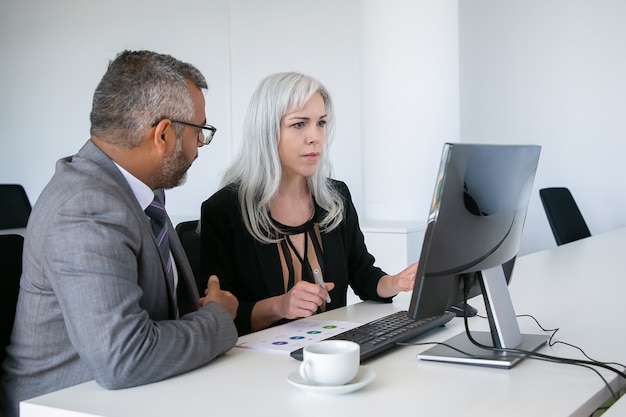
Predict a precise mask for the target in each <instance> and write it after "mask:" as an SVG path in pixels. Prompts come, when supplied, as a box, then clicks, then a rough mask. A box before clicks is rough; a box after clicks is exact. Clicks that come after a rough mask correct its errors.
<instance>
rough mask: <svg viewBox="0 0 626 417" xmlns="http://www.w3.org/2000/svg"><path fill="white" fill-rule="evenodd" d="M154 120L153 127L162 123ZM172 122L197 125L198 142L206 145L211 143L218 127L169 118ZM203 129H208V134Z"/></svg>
mask: <svg viewBox="0 0 626 417" xmlns="http://www.w3.org/2000/svg"><path fill="white" fill-rule="evenodd" d="M168 119H169V118H168ZM161 120H163V119H161ZM161 120H159V121H157V122H154V123H153V124H152V127H154V126H156V125H158V124H159V123H160V121H161ZM169 121H170V122H172V123H178V124H181V125H187V126H192V127H195V128H196V129H198V143H199V144H202V145H203V146H204V145H208V144H209V143H211V141H212V140H213V136H215V132H217V129H216V128H215V127H213V126H211V125H207V124H205V125H197V124H195V123H189V122H183V121H182V120H176V119H169ZM203 130H208V132H207V134H206V135H204V134H202V131H203Z"/></svg>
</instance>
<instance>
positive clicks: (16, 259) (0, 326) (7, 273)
mask: <svg viewBox="0 0 626 417" xmlns="http://www.w3.org/2000/svg"><path fill="white" fill-rule="evenodd" d="M23 247H24V238H23V237H22V236H21V235H0V271H2V273H0V343H1V349H0V363H2V361H3V360H4V358H5V356H6V352H5V350H4V349H5V348H6V347H7V345H8V344H9V342H10V340H11V330H13V320H14V319H15V307H16V305H17V295H18V292H19V288H20V277H21V275H22V249H23Z"/></svg>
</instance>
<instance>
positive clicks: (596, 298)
mask: <svg viewBox="0 0 626 417" xmlns="http://www.w3.org/2000/svg"><path fill="white" fill-rule="evenodd" d="M625 246H626V229H622V230H619V231H615V232H610V233H606V234H602V235H598V236H594V237H592V238H589V239H586V240H584V241H579V242H574V243H571V244H569V245H565V246H561V247H558V248H555V249H553V250H550V251H545V252H540V253H535V254H531V255H528V256H525V257H522V258H520V259H519V260H518V262H517V266H516V271H515V273H514V276H513V281H512V282H511V285H510V289H511V294H512V298H513V303H514V305H515V308H516V312H517V313H518V314H526V313H528V314H533V315H534V316H535V317H537V319H538V320H539V321H540V322H541V323H542V324H543V325H544V327H547V328H553V327H559V328H560V329H561V330H560V331H559V332H558V334H557V339H558V340H563V341H567V342H570V343H573V344H576V345H578V346H580V347H582V348H583V349H584V350H585V351H586V352H587V354H589V355H590V356H591V357H593V358H595V359H599V360H604V361H616V362H621V363H624V362H626V349H625V348H624V346H625V343H626V331H625V329H624V328H623V326H622V323H623V314H621V312H620V310H621V309H622V308H623V307H622V306H623V305H624V294H626V276H625V274H624V271H625V270H626V256H625V255H624V247H625ZM408 300H409V297H408V295H407V294H402V295H401V296H400V297H399V300H397V302H395V303H394V304H392V305H385V304H377V303H371V302H367V303H360V304H355V305H350V306H348V307H345V308H342V309H338V310H334V311H331V312H327V313H325V314H324V315H323V316H321V315H320V316H321V317H324V318H326V319H332V320H348V321H357V322H365V321H369V320H372V319H375V318H377V317H379V316H382V315H385V314H388V313H390V312H392V311H394V310H397V309H401V308H406V307H407V305H408ZM477 301H478V300H473V303H472V304H474V305H475V306H476V307H479V304H478V302H477ZM321 317H320V318H321ZM596 320H597V321H596ZM519 322H520V327H521V328H522V331H525V332H529V333H530V332H536V333H539V331H538V329H537V328H536V325H535V324H534V323H533V322H532V321H531V320H530V319H526V318H520V319H519ZM471 323H472V324H471V325H472V327H473V328H476V329H486V326H487V323H486V321H485V320H484V319H480V318H474V319H472V320H471ZM616 326H617V327H621V328H617V327H616ZM461 331H462V321H461V320H460V319H454V320H453V321H452V322H451V323H450V324H448V325H447V326H446V328H444V329H441V330H438V331H437V332H436V333H434V334H430V335H428V336H426V337H425V338H424V340H429V341H443V340H444V339H446V338H447V337H449V336H451V335H454V334H456V333H459V332H461ZM424 349H425V347H398V348H395V350H393V351H391V352H388V353H386V354H383V355H382V356H379V357H377V358H375V359H373V360H371V361H368V362H366V363H365V366H368V367H370V368H372V369H373V370H375V371H376V373H377V376H376V378H375V380H374V381H373V382H372V383H371V384H370V385H368V386H367V387H365V388H363V389H362V390H360V391H356V392H353V393H350V394H346V395H341V396H320V395H316V394H310V393H307V392H303V391H300V390H298V389H296V388H294V387H292V386H291V385H289V384H288V383H287V381H286V376H287V374H288V373H290V372H292V371H294V370H296V369H297V367H298V365H299V362H297V361H295V360H294V359H292V358H291V357H289V356H286V355H285V356H283V355H279V354H273V353H267V352H258V351H250V350H244V349H239V348H234V349H233V350H231V351H230V352H229V353H227V354H226V355H224V356H223V357H221V358H219V359H218V360H216V361H214V362H212V363H210V364H208V365H207V366H205V367H203V368H200V369H197V370H195V371H193V372H190V373H188V374H185V375H181V376H178V377H175V378H171V379H169V380H166V381H162V382H159V383H154V384H150V385H146V386H142V387H137V388H130V389H125V390H119V391H107V390H105V389H103V388H101V387H99V386H98V385H97V384H96V383H95V382H88V383H85V384H81V385H78V386H75V387H71V388H68V389H65V390H61V391H58V392H56V393H52V394H48V395H44V396H41V397H38V398H35V399H32V400H29V401H26V402H24V403H23V404H22V407H23V408H22V416H23V417H35V416H59V415H70V416H150V417H158V416H168V417H169V416H192V415H193V416H196V415H213V416H230V415H251V416H277V415H281V416H298V417H307V416H312V417H313V416H315V417H319V416H320V415H324V416H335V415H336V416H354V415H361V416H372V415H385V416H408V415H423V416H449V415H464V416H488V415H494V416H539V415H541V416H589V415H590V414H591V413H592V412H593V411H594V410H595V409H596V408H597V407H598V406H600V405H601V404H602V403H603V402H604V401H605V400H606V399H607V398H608V397H609V392H608V390H607V389H606V388H605V386H604V383H603V382H602V380H601V379H600V378H599V377H598V376H597V375H595V374H594V373H593V372H591V371H589V370H586V369H584V368H581V367H575V366H569V365H560V364H554V363H546V362H539V361H535V360H524V361H523V362H521V363H520V364H518V365H517V366H516V367H514V368H513V369H510V370H502V369H492V368H482V367H474V366H468V365H456V364H444V363H434V362H424V361H419V360H417V359H416V354H417V353H418V352H420V351H422V350H424ZM541 351H542V352H545V353H551V354H555V355H559V356H568V357H577V358H580V357H582V356H581V355H580V354H579V353H578V352H576V351H575V350H573V349H572V348H569V347H566V346H562V345H561V346H559V345H557V346H554V347H547V346H546V347H544V348H542V350H541ZM602 374H603V375H604V376H605V377H606V378H607V379H608V380H609V381H610V382H611V384H612V385H613V387H614V388H615V389H618V388H621V387H622V386H624V384H625V381H623V380H620V379H619V378H617V377H616V376H615V374H613V373H610V372H607V371H602Z"/></svg>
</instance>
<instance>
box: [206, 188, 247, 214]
mask: <svg viewBox="0 0 626 417" xmlns="http://www.w3.org/2000/svg"><path fill="white" fill-rule="evenodd" d="M237 195H238V187H237V185H236V184H228V185H226V186H224V187H222V188H220V189H219V190H217V191H216V192H215V193H213V195H211V196H210V197H209V198H207V199H206V200H205V201H204V202H203V203H202V208H203V209H204V208H205V207H206V208H209V207H221V206H224V205H227V206H231V205H232V204H238V197H237Z"/></svg>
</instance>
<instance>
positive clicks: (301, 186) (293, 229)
mask: <svg viewBox="0 0 626 417" xmlns="http://www.w3.org/2000/svg"><path fill="white" fill-rule="evenodd" d="M333 133H334V112H333V105H332V100H331V98H330V95H329V94H328V91H327V90H326V89H325V88H324V86H323V85H322V84H321V83H319V81H317V80H315V79H313V78H311V77H308V76H306V75H303V74H299V73H277V74H273V75H270V76H269V77H267V78H265V79H264V80H263V81H262V82H261V83H260V84H259V86H258V87H257V90H256V91H255V93H254V95H253V97H252V99H251V101H250V105H249V107H248V112H247V116H246V119H245V123H244V132H243V135H244V137H243V144H242V148H241V151H240V153H239V156H238V158H237V159H236V160H235V162H234V163H233V164H232V165H231V167H230V168H229V169H228V171H227V172H226V174H225V176H224V179H223V188H222V189H220V190H219V191H218V192H216V193H215V194H214V195H213V196H211V197H210V198H209V199H208V200H206V201H205V202H204V203H203V204H202V212H201V219H200V225H201V237H202V258H203V268H204V270H205V271H204V272H205V273H207V274H209V275H217V276H218V277H219V279H220V284H221V287H222V288H223V289H225V290H228V291H230V292H232V293H233V294H234V295H235V296H236V297H237V298H238V299H239V310H238V312H237V317H236V318H235V324H236V325H237V329H238V331H239V334H240V335H242V334H246V333H250V332H252V331H256V330H260V329H264V328H266V327H269V326H272V325H275V324H278V323H282V322H284V321H286V320H292V319H297V318H301V317H308V316H311V315H312V314H315V313H316V312H318V311H324V310H328V309H333V308H337V307H343V306H345V305H346V292H347V288H348V285H349V286H351V287H352V288H353V290H354V292H355V293H356V294H357V295H358V296H359V297H360V298H362V299H364V300H378V301H384V302H391V298H392V297H393V296H395V295H396V294H398V293H399V292H400V291H409V290H411V289H413V279H414V277H415V272H416V269H417V265H416V264H413V265H410V266H409V267H408V268H406V269H405V270H403V271H402V272H400V273H399V274H397V275H387V274H385V273H384V272H383V271H382V270H381V269H380V268H378V267H376V266H375V265H374V257H373V256H372V255H371V254H370V253H369V252H368V251H367V248H366V246H365V242H364V238H363V233H362V232H361V230H360V228H359V221H358V216H357V213H356V210H355V208H354V205H353V203H352V199H351V197H350V192H349V190H348V187H347V186H346V184H344V183H343V182H340V181H337V180H333V179H330V178H329V177H330V172H331V167H330V163H329V159H328V152H327V150H328V145H329V142H330V140H331V138H332V135H333Z"/></svg>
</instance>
